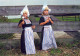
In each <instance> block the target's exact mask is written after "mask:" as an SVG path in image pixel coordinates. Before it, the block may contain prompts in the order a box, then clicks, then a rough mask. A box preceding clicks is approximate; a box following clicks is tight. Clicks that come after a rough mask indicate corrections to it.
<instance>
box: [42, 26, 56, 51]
mask: <svg viewBox="0 0 80 56" xmlns="http://www.w3.org/2000/svg"><path fill="white" fill-rule="evenodd" d="M53 47H54V48H57V44H56V40H55V38H54V32H53V30H52V27H51V25H46V26H44V33H43V42H42V50H47V49H49V48H53Z"/></svg>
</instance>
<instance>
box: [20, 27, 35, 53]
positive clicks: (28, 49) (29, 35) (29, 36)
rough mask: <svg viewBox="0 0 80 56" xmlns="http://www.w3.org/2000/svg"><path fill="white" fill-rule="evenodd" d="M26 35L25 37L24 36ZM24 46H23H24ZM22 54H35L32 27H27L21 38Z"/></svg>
mask: <svg viewBox="0 0 80 56" xmlns="http://www.w3.org/2000/svg"><path fill="white" fill-rule="evenodd" d="M23 35H24V36H23ZM22 45H23V46H22ZM21 52H22V53H26V54H35V53H36V52H35V45H34V36H33V30H32V28H31V27H26V28H25V29H24V30H23V33H22V36H21Z"/></svg>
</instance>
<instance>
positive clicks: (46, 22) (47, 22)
mask: <svg viewBox="0 0 80 56" xmlns="http://www.w3.org/2000/svg"><path fill="white" fill-rule="evenodd" d="M48 22H49V20H46V21H45V22H42V23H40V25H44V24H46V23H48Z"/></svg>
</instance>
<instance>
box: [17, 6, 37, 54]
mask: <svg viewBox="0 0 80 56" xmlns="http://www.w3.org/2000/svg"><path fill="white" fill-rule="evenodd" d="M21 15H22V18H23V19H21V20H20V21H19V24H18V26H19V27H22V28H23V31H22V35H21V52H22V53H25V54H35V53H36V52H35V45H34V36H33V30H32V28H35V26H33V25H32V22H31V21H30V20H29V18H28V17H29V10H28V7H27V6H25V7H24V9H23V10H22V11H21Z"/></svg>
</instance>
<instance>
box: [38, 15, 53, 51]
mask: <svg viewBox="0 0 80 56" xmlns="http://www.w3.org/2000/svg"><path fill="white" fill-rule="evenodd" d="M45 17H46V16H44V17H43V16H42V17H41V18H40V20H39V24H40V23H42V22H45V20H46V19H45ZM50 18H51V17H50ZM51 20H52V21H53V19H52V18H51ZM46 25H52V23H51V22H50V21H49V22H48V23H46V24H44V25H43V26H46ZM44 33H45V32H44V27H43V28H42V32H41V40H40V50H42V42H43V39H44V38H43V35H44ZM52 35H53V34H52ZM45 40H46V39H45ZM51 41H52V40H51ZM54 41H55V40H54Z"/></svg>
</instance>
